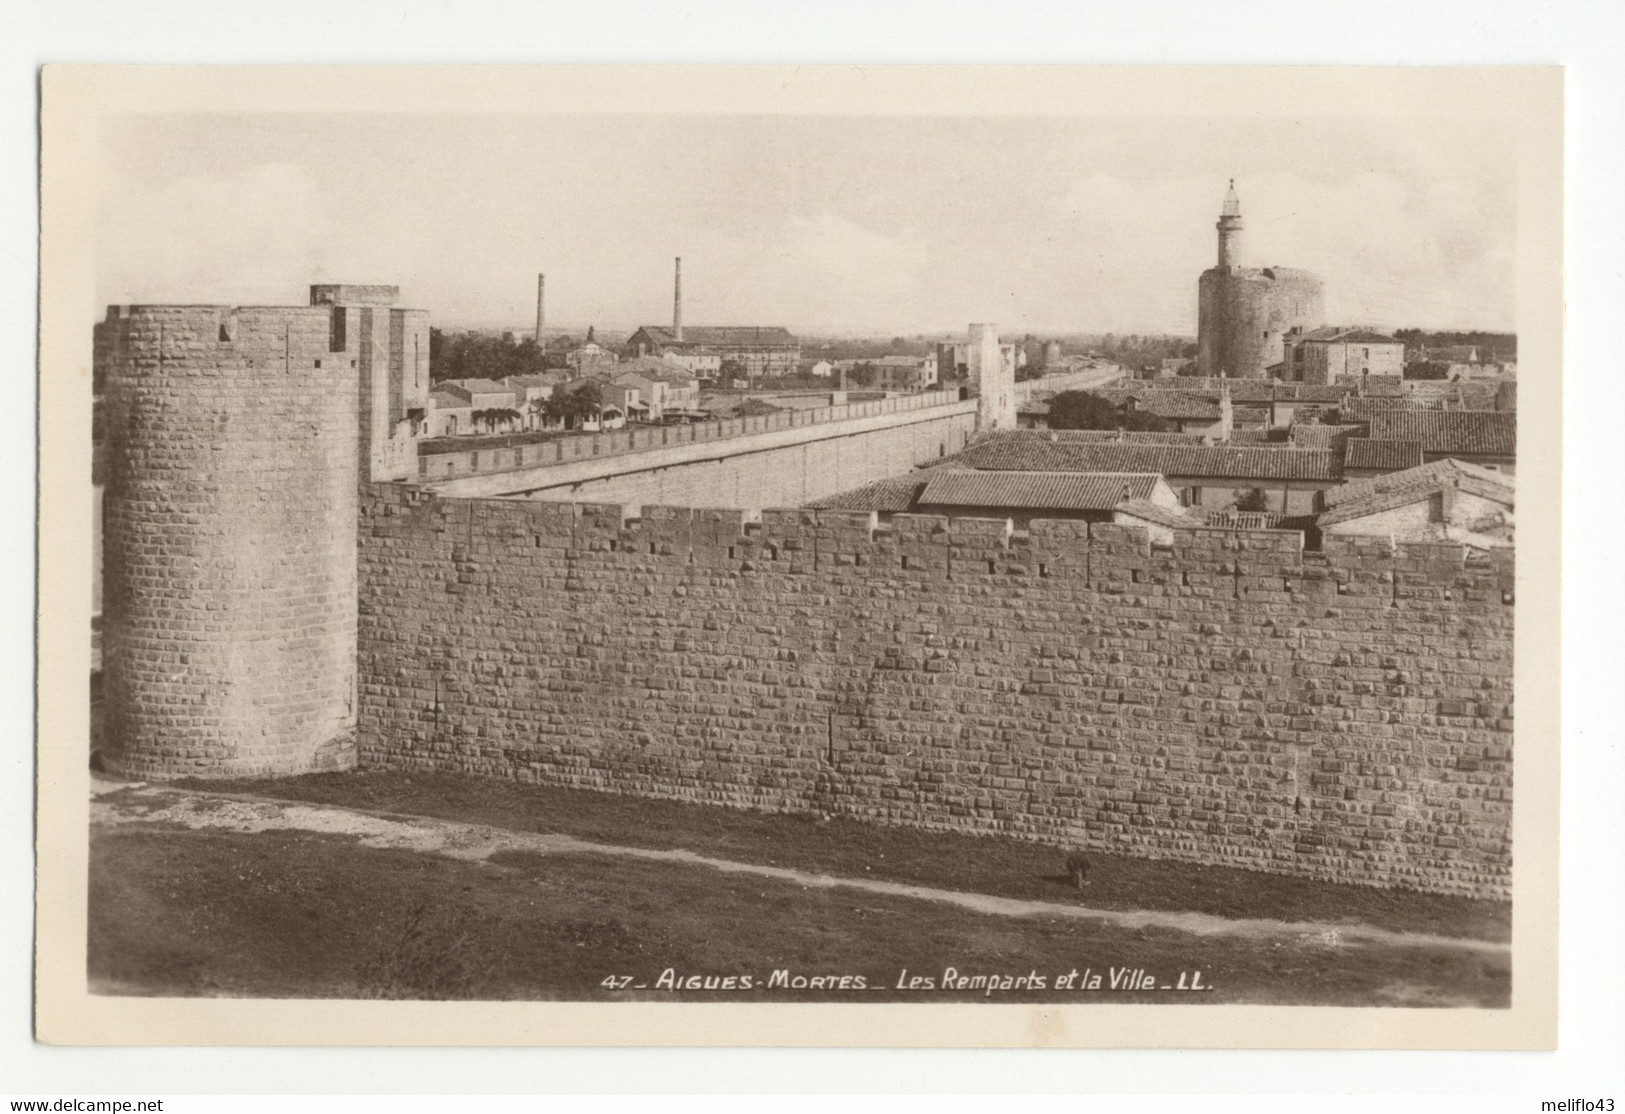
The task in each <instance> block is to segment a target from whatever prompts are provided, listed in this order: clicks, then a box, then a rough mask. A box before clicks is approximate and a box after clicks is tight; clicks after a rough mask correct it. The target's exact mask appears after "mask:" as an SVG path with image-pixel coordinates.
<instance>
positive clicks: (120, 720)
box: [96, 287, 428, 778]
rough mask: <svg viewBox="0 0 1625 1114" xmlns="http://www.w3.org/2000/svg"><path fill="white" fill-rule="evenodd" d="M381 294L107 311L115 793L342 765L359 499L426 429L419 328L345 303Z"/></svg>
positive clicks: (397, 314)
mask: <svg viewBox="0 0 1625 1114" xmlns="http://www.w3.org/2000/svg"><path fill="white" fill-rule="evenodd" d="M350 292H359V293H356V294H351V293H350ZM394 294H395V291H394V288H393V287H387V288H342V287H318V288H315V289H313V291H312V300H313V301H314V302H320V303H325V304H313V305H310V306H290V307H236V308H234V307H228V306H113V307H110V308H109V309H108V312H107V319H106V320H105V321H104V322H102V323H101V324H99V325H98V326H97V328H96V359H97V372H98V375H100V376H102V377H103V378H104V380H105V387H104V392H105V393H104V403H103V405H104V408H105V412H106V431H107V432H106V438H107V468H106V477H107V488H106V492H105V496H104V502H103V531H104V534H103V537H104V540H103V616H102V655H103V692H104V699H105V719H104V723H103V729H102V733H101V746H100V757H101V760H102V763H103V764H104V766H105V767H106V768H107V769H109V770H110V771H112V772H115V773H122V774H127V775H131V776H137V777H154V778H164V777H185V776H192V777H231V776H241V775H256V774H291V773H299V772H303V771H307V770H312V769H322V768H334V767H342V766H346V765H350V764H353V762H354V753H355V752H354V727H355V703H356V702H355V683H356V682H355V673H356V661H355V654H356V641H355V637H356V618H357V616H356V608H357V596H356V529H357V518H358V513H359V491H358V488H359V484H360V483H361V482H362V480H363V479H364V478H365V479H394V478H405V477H403V476H400V475H399V474H398V468H397V466H398V465H399V462H400V461H404V460H406V459H410V461H411V466H412V467H413V468H414V469H415V466H416V449H415V444H395V442H396V441H411V440H412V438H413V437H414V436H415V433H416V431H417V429H418V428H419V427H420V425H421V423H420V422H419V421H418V420H417V416H418V415H420V414H421V409H419V402H418V399H417V397H416V396H417V395H419V394H426V392H427V371H428V345H427V315H426V314H423V313H421V311H406V310H392V309H390V308H382V309H378V310H374V309H371V308H364V307H357V306H354V305H347V304H341V303H345V302H347V301H349V300H351V299H352V298H361V299H366V300H370V301H371V302H372V304H374V305H376V304H379V303H380V302H381V303H382V305H383V306H385V307H387V306H388V303H389V301H393V300H394ZM420 318H421V320H419V319H420ZM419 325H421V332H422V333H423V336H422V337H421V343H419V340H420V338H418V336H417V333H418V331H419V329H418V326H419ZM419 348H421V359H419V357H420V354H419V352H418V349H419ZM362 365H366V366H362ZM419 380H421V381H422V390H421V391H419V390H415V389H414V385H415V383H416V382H417V381H419ZM363 400H368V401H363ZM380 411H382V416H381V417H380V415H379V412H380ZM374 427H379V428H382V429H383V432H382V434H381V436H382V443H380V442H379V439H378V437H377V436H374V435H373V434H372V432H371V431H372V429H373V428H374ZM391 468H396V469H397V474H393V475H392V474H388V470H389V469H391Z"/></svg>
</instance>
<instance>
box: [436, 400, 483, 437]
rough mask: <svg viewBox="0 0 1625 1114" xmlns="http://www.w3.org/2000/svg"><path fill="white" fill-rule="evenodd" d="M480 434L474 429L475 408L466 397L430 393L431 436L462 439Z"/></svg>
mask: <svg viewBox="0 0 1625 1114" xmlns="http://www.w3.org/2000/svg"><path fill="white" fill-rule="evenodd" d="M478 432H479V430H477V429H475V428H474V408H473V407H472V406H470V405H469V402H468V398H467V396H466V395H460V394H456V393H454V392H452V391H440V390H435V391H430V392H429V436H431V437H460V436H462V435H464V434H469V433H478Z"/></svg>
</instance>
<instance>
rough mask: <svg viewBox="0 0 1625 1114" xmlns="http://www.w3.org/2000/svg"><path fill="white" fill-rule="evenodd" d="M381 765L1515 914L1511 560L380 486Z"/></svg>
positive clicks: (1042, 523)
mask: <svg viewBox="0 0 1625 1114" xmlns="http://www.w3.org/2000/svg"><path fill="white" fill-rule="evenodd" d="M360 564H361V627H360V637H359V647H360V663H361V674H362V694H363V695H362V710H361V717H362V718H361V725H360V740H361V741H360V746H361V758H362V761H363V762H365V763H369V764H376V765H383V766H399V767H432V768H438V769H450V770H461V771H465V772H471V773H480V774H491V775H497V776H506V777H515V778H519V779H521V780H535V781H541V782H548V783H553V784H562V785H573V786H582V787H592V788H598V789H608V790H612V791H617V792H627V793H638V794H647V795H653V796H662V797H676V798H683V799H692V800H698V801H705V802H710V803H717V804H727V805H734V806H738V807H750V808H759V809H770V810H792V811H819V812H825V813H828V812H843V813H849V814H852V815H858V816H866V817H871V818H876V819H880V820H883V821H887V822H894V823H900V824H911V825H918V826H925V827H942V828H959V829H964V830H971V831H999V832H1008V833H1012V834H1017V835H1023V836H1027V837H1029V838H1035V839H1045V840H1050V841H1054V842H1062V843H1069V844H1078V845H1085V846H1098V847H1103V848H1111V849H1117V850H1122V851H1126V852H1129V853H1133V854H1139V855H1149V856H1161V857H1170V858H1181V859H1187V860H1190V861H1197V862H1213V863H1224V864H1228V865H1238V866H1247V867H1256V868H1258V869H1267V870H1275V871H1284V872H1288V873H1297V874H1305V875H1311V876H1315V877H1321V878H1329V879H1336V880H1341V881H1353V882H1363V883H1369V884H1376V885H1387V886H1410V887H1416V888H1423V889H1432V890H1440V891H1446V892H1456V893H1471V894H1478V895H1497V896H1498V895H1503V894H1504V893H1505V889H1506V886H1507V879H1508V871H1509V869H1510V857H1509V851H1508V847H1509V844H1508V834H1509V831H1510V828H1509V825H1510V817H1511V739H1512V732H1511V725H1512V719H1511V704H1512V618H1513V611H1514V606H1513V599H1512V577H1513V566H1512V561H1511V558H1510V555H1507V554H1500V553H1497V554H1495V555H1494V556H1492V557H1482V556H1479V555H1475V554H1472V553H1470V552H1469V551H1466V550H1464V549H1462V548H1460V547H1456V546H1432V545H1400V546H1394V545H1392V544H1391V543H1389V542H1388V541H1386V540H1382V539H1358V538H1357V539H1336V540H1335V541H1332V542H1331V543H1330V544H1329V545H1328V548H1327V549H1326V551H1324V552H1305V551H1304V550H1303V546H1302V536H1301V535H1300V534H1298V533H1297V532H1287V531H1271V530H1240V531H1236V530H1220V529H1212V530H1190V531H1180V532H1179V533H1178V534H1177V535H1176V540H1175V543H1174V544H1172V545H1168V546H1162V545H1157V544H1154V543H1153V542H1152V540H1151V538H1150V536H1149V535H1148V534H1147V533H1146V532H1145V531H1144V530H1143V529H1140V528H1138V527H1131V526H1125V525H1115V524H1107V523H1097V524H1088V523H1083V522H1077V521H1048V520H1038V521H1034V522H1033V523H1031V524H1030V527H1029V528H1028V529H1027V530H1025V531H1018V530H1015V529H1013V528H1012V525H1011V523H1010V522H1009V521H1008V520H1005V519H950V518H943V517H939V516H932V515H897V516H895V517H894V518H893V519H892V520H891V522H890V523H889V524H885V525H882V524H880V523H879V522H878V521H877V520H876V518H875V516H874V515H872V514H868V513H861V512H858V513H854V512H850V511H845V512H836V511H823V510H808V509H799V508H798V509H769V510H763V511H761V512H759V513H751V512H742V511H717V510H704V509H696V508H688V507H660V506H652V507H643V508H637V507H627V506H622V505H619V504H568V503H527V502H522V501H515V500H464V499H445V498H437V497H435V496H433V495H431V494H430V493H428V492H426V491H422V490H416V489H411V488H406V487H400V486H395V485H380V486H374V487H370V488H368V489H366V492H365V495H364V500H363V508H362V529H361V553H360Z"/></svg>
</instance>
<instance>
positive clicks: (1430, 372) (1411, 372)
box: [1405, 360, 1450, 379]
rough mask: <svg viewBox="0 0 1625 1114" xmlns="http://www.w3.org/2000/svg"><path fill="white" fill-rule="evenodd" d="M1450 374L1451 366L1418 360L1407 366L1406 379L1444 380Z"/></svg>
mask: <svg viewBox="0 0 1625 1114" xmlns="http://www.w3.org/2000/svg"><path fill="white" fill-rule="evenodd" d="M1449 374H1450V365H1449V364H1442V363H1438V362H1436V361H1433V360H1418V361H1416V362H1415V363H1412V364H1406V365H1405V378H1406V379H1443V378H1445V377H1446V376H1448V375H1449Z"/></svg>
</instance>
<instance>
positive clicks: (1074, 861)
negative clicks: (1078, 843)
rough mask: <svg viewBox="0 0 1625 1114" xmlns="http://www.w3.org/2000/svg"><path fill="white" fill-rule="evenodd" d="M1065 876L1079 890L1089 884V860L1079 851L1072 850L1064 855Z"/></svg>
mask: <svg viewBox="0 0 1625 1114" xmlns="http://www.w3.org/2000/svg"><path fill="white" fill-rule="evenodd" d="M1066 876H1067V877H1068V878H1070V879H1072V885H1073V886H1075V887H1077V888H1078V889H1080V890H1081V889H1083V888H1084V887H1085V886H1087V885H1088V884H1089V860H1088V859H1086V858H1084V857H1083V853H1082V852H1081V851H1074V852H1072V853H1071V854H1070V855H1068V856H1067V857H1066Z"/></svg>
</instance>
